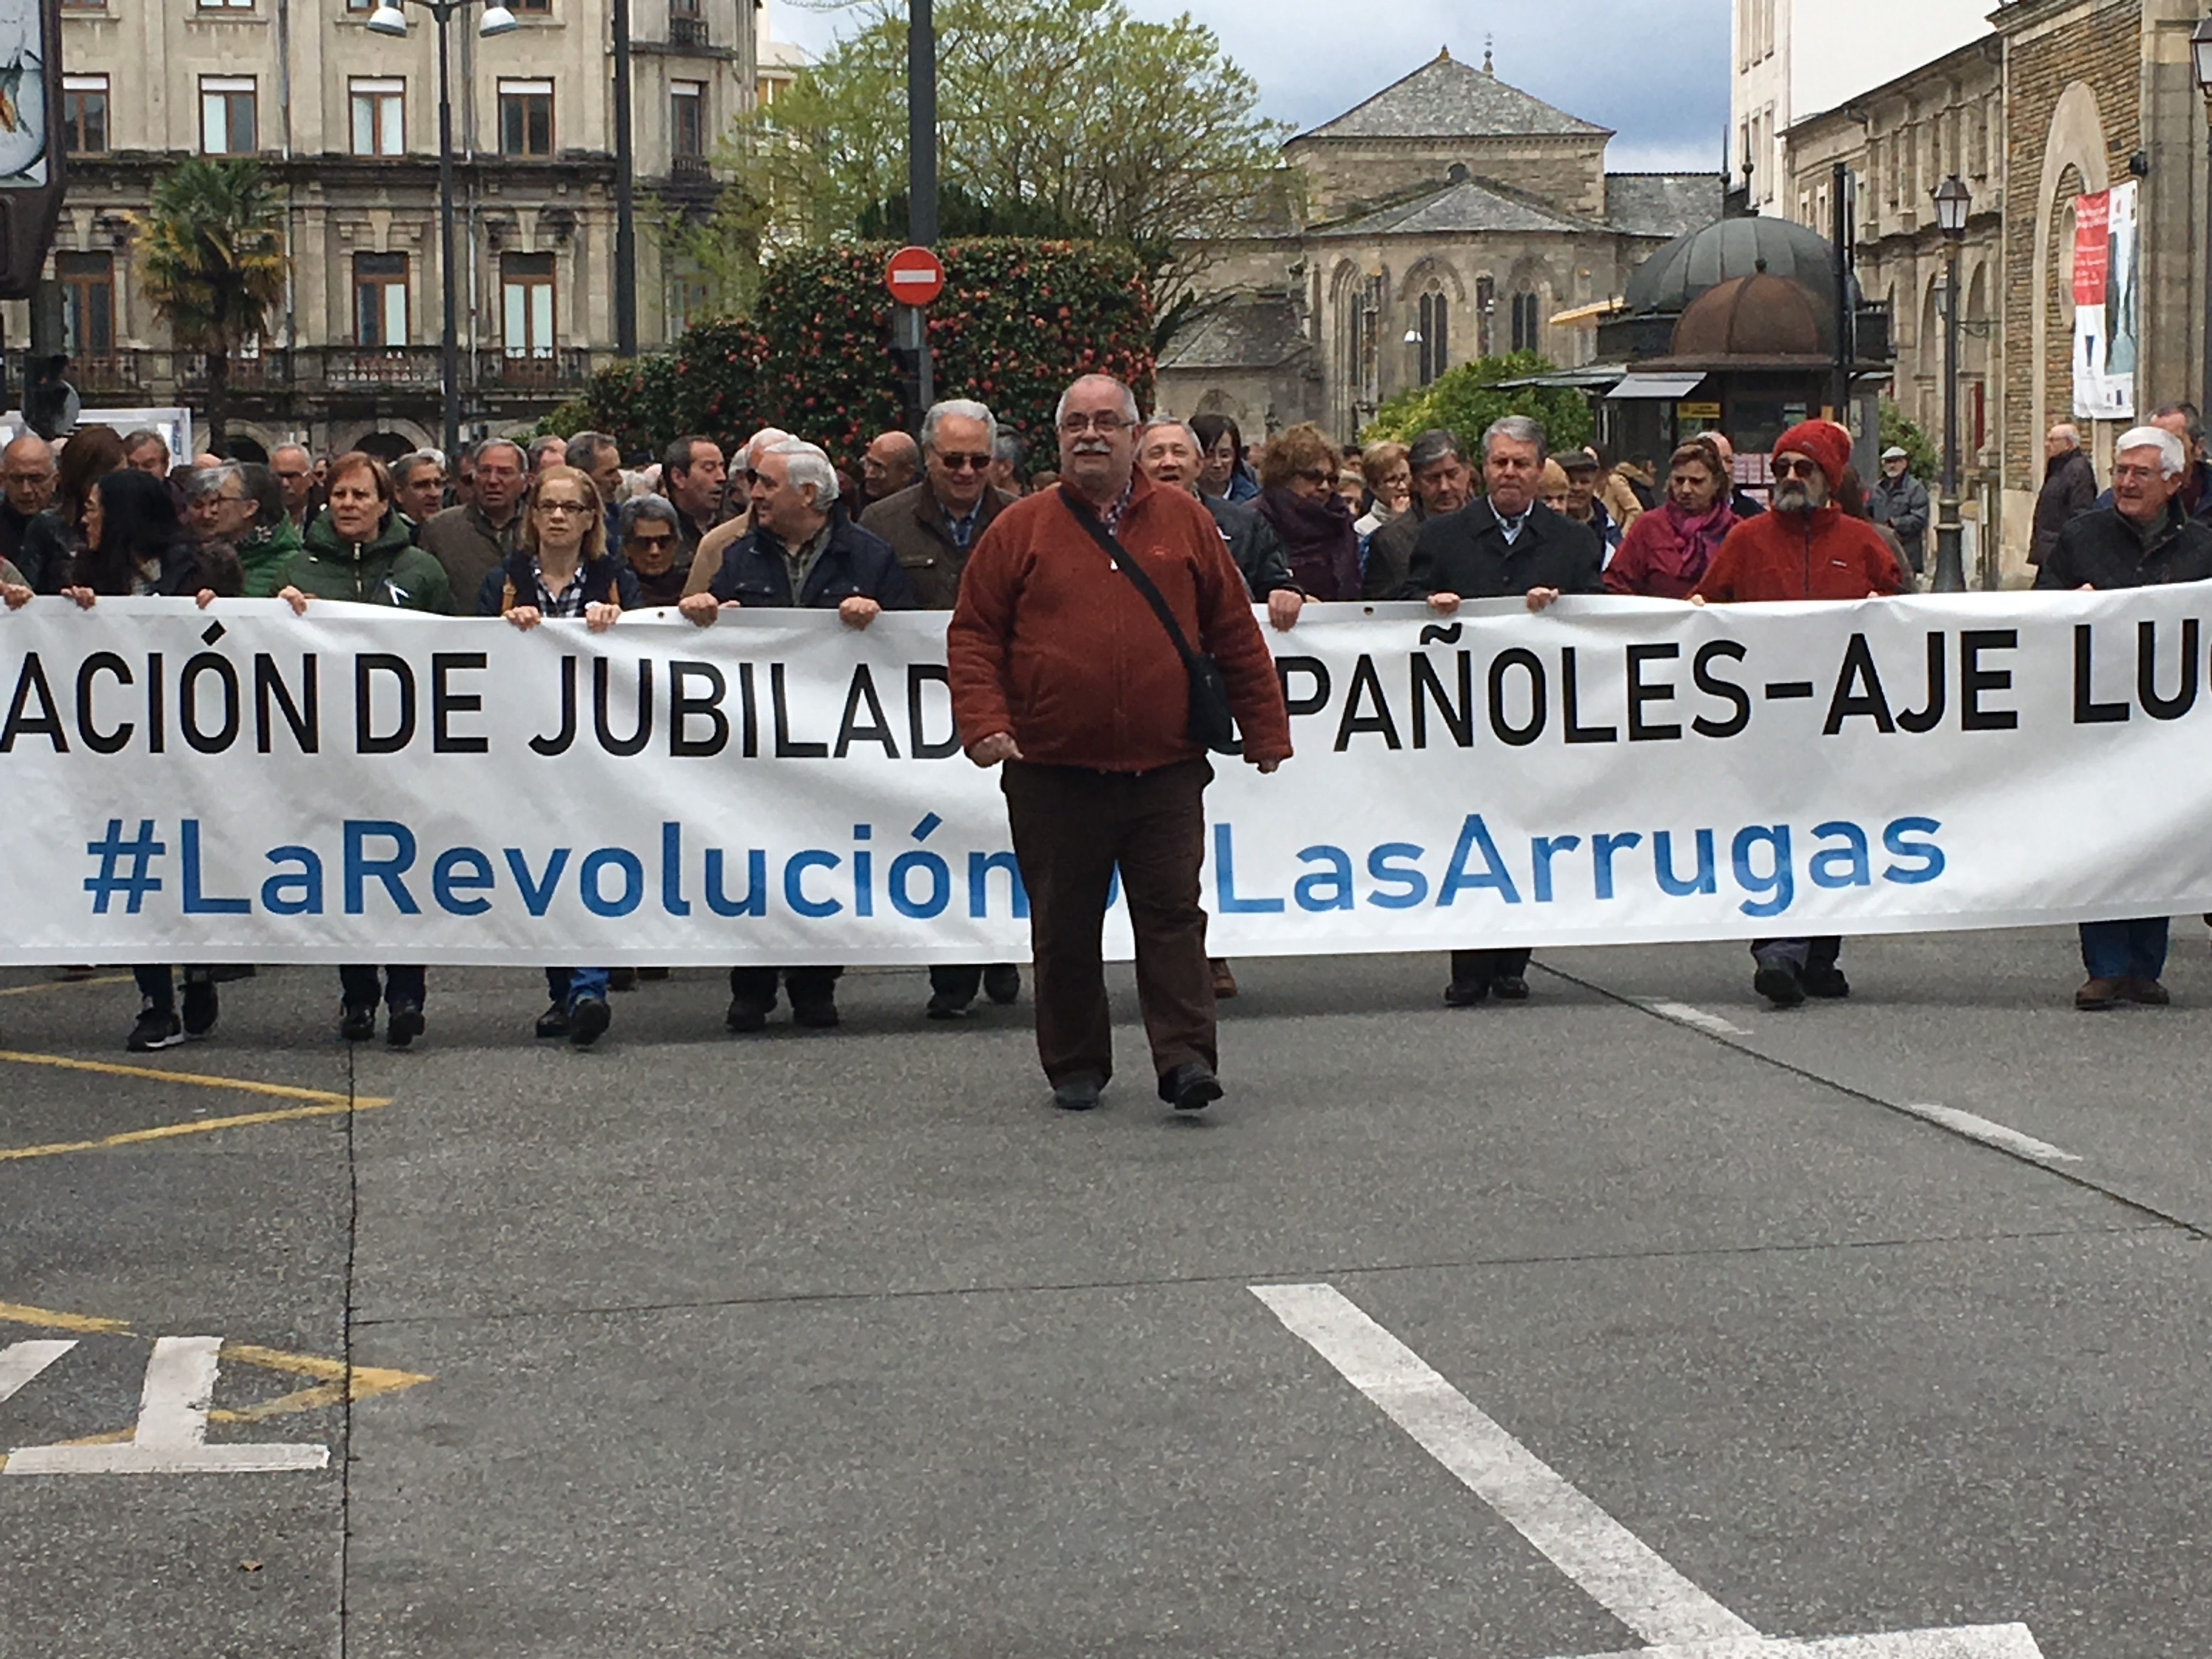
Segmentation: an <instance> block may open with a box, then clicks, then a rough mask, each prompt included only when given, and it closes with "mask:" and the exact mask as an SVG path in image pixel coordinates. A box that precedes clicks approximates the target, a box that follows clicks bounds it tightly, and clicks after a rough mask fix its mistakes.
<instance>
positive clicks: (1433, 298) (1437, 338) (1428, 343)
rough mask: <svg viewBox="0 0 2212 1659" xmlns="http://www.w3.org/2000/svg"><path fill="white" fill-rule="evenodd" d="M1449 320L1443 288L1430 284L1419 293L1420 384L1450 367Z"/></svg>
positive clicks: (1426, 383)
mask: <svg viewBox="0 0 2212 1659" xmlns="http://www.w3.org/2000/svg"><path fill="white" fill-rule="evenodd" d="M1450 326H1451V325H1450V321H1449V315H1448V313H1447V312H1446V310H1445V307H1444V296H1443V289H1441V288H1440V287H1437V286H1436V285H1433V284H1432V285H1431V287H1430V289H1429V291H1428V292H1427V293H1426V294H1424V295H1421V328H1420V334H1421V364H1420V367H1421V384H1422V385H1423V386H1426V385H1428V383H1429V382H1430V381H1431V380H1435V379H1436V378H1437V375H1439V374H1443V372H1444V370H1445V369H1447V368H1450V367H1451V337H1450Z"/></svg>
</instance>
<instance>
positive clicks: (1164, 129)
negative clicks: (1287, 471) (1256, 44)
mask: <svg viewBox="0 0 2212 1659" xmlns="http://www.w3.org/2000/svg"><path fill="white" fill-rule="evenodd" d="M863 20H864V21H863V22H862V25H861V27H860V28H859V29H857V30H856V31H855V32H854V33H851V34H849V35H848V36H847V37H845V38H844V39H843V40H840V41H839V42H838V43H837V44H836V46H834V47H832V48H831V49H830V51H829V53H828V54H827V55H826V56H825V57H824V58H823V60H822V61H821V62H820V63H819V64H815V65H814V66H812V67H811V69H809V70H805V72H804V73H802V74H801V75H800V76H799V78H798V80H797V81H796V82H794V83H793V86H792V87H791V88H790V89H789V90H787V92H785V93H784V94H782V95H781V97H779V98H777V99H776V100H775V102H774V103H772V104H769V105H767V106H763V108H762V109H761V110H760V111H759V112H757V114H755V115H754V116H753V117H752V118H750V126H749V128H748V129H747V138H748V142H749V143H750V151H751V155H750V165H751V167H752V169H753V170H754V174H755V176H757V178H759V179H763V181H764V191H765V194H766V196H767V197H768V201H769V213H770V226H771V230H770V234H771V237H772V238H775V237H779V236H780V237H782V238H784V239H786V240H801V241H808V242H815V243H821V242H825V241H828V240H831V239H833V238H835V237H837V236H841V235H846V234H851V233H852V232H853V231H854V230H855V229H859V228H865V229H866V230H868V231H872V232H874V233H877V234H884V233H888V234H890V235H892V236H896V237H900V238H903V235H904V231H905V220H904V215H903V213H902V212H901V213H898V214H896V216H893V215H892V214H891V213H890V212H888V211H887V210H886V204H888V203H890V201H891V200H892V198H894V197H896V195H897V193H898V192H899V191H900V190H901V189H902V187H903V186H904V185H905V182H906V43H907V23H906V9H905V8H904V7H903V6H902V5H899V4H897V3H896V0H870V5H869V8H868V9H867V10H866V12H864V14H863ZM936 24H937V32H938V40H937V48H938V94H937V95H938V124H939V169H940V173H941V177H942V184H943V198H944V199H943V201H942V202H941V204H940V206H941V207H942V208H945V209H946V210H948V211H949V210H950V209H951V204H954V203H955V202H956V201H957V200H959V199H960V198H959V197H955V195H954V192H955V191H958V192H960V197H964V198H965V204H966V205H969V206H973V207H975V208H977V209H981V210H987V212H988V213H990V214H992V215H994V216H996V217H995V219H994V222H989V223H982V222H977V223H975V225H974V229H975V232H976V233H978V234H1007V233H1009V232H1012V233H1015V234H1031V235H1035V234H1073V233H1078V232H1079V233H1081V234H1087V235H1090V236H1092V237H1096V238H1098V239H1100V240H1105V241H1109V242H1112V243H1115V244H1117V245H1119V246H1122V247H1125V248H1127V249H1130V250H1132V251H1133V252H1135V253H1136V254H1137V255H1138V257H1139V258H1140V259H1141V260H1142V261H1143V262H1144V264H1145V268H1146V273H1147V275H1148V276H1149V277H1150V280H1151V287H1152V302H1153V304H1154V306H1155V307H1156V308H1157V311H1158V314H1159V315H1161V316H1170V315H1172V316H1177V317H1181V316H1185V315H1188V305H1187V304H1186V303H1185V301H1184V296H1185V295H1186V294H1188V292H1189V291H1190V289H1191V287H1192V283H1193V279H1194V277H1195V276H1197V275H1198V270H1197V268H1196V267H1195V265H1194V264H1192V263H1191V256H1190V254H1189V253H1188V252H1185V251H1179V249H1178V246H1177V243H1178V239H1183V238H1188V237H1190V236H1192V235H1194V234H1205V233H1206V232H1208V231H1211V230H1214V229H1217V228H1219V227H1220V226H1222V225H1223V224H1224V223H1225V222H1231V221H1233V220H1236V219H1237V218H1239V217H1241V216H1243V213H1244V212H1245V211H1246V210H1248V209H1249V206H1250V204H1252V203H1253V202H1254V201H1255V200H1256V199H1258V198H1259V197H1261V196H1262V195H1263V194H1264V193H1265V192H1267V191H1269V190H1271V189H1279V188H1280V179H1279V173H1280V170H1281V169H1280V158H1279V155H1278V153H1277V148H1278V146H1279V143H1280V142H1281V141H1282V139H1283V138H1284V137H1286V136H1287V135H1288V133H1289V131H1290V130H1289V129H1288V128H1287V127H1285V126H1283V125H1280V124H1279V123H1276V122H1272V121H1268V120H1266V119H1263V118H1261V116H1260V115H1259V114H1258V113H1257V111H1258V107H1259V88H1258V85H1257V84H1256V83H1255V82H1254V81H1253V79H1252V78H1251V76H1249V75H1247V74H1246V73H1245V72H1244V71H1243V70H1241V69H1239V68H1237V65H1236V64H1234V63H1233V62H1232V61H1231V60H1230V59H1229V58H1227V57H1225V55H1224V54H1223V53H1222V52H1221V49H1220V43H1219V41H1218V40H1217V39H1216V37H1215V36H1214V34H1213V33H1212V30H1210V29H1207V28H1205V27H1201V26H1200V25H1199V24H1197V23H1195V22H1194V21H1192V20H1191V19H1190V17H1189V16H1188V14H1186V15H1182V16H1180V17H1177V18H1176V20H1175V21H1172V22H1168V23H1152V22H1145V21H1139V20H1138V19H1136V18H1134V17H1133V16H1131V15H1130V14H1129V12H1128V9H1127V7H1126V5H1125V4H1124V3H1123V0H945V3H943V4H941V5H940V6H939V8H938V9H937V11H936ZM949 224H950V221H949V220H948V226H949Z"/></svg>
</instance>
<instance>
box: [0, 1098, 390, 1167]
mask: <svg viewBox="0 0 2212 1659" xmlns="http://www.w3.org/2000/svg"><path fill="white" fill-rule="evenodd" d="M390 1104H392V1103H391V1101H390V1100H388V1099H382V1098H380V1097H376V1096H374V1095H370V1096H364V1097H362V1098H361V1099H359V1100H356V1101H350V1102H349V1101H343V1100H341V1101H334V1102H332V1103H330V1104H327V1105H322V1106H293V1107H289V1108H287V1109H284V1110H283V1111H281V1112H242V1113H240V1115H237V1116H236V1117H204V1118H196V1119H194V1120H193V1121H191V1122H190V1123H163V1124H158V1125H156V1126H155V1127H153V1128H151V1129H127V1130H125V1131H124V1132H123V1133H121V1134H112V1135H103V1136H102V1137H100V1139H98V1140H57V1141H54V1142H52V1144H50V1145H48V1146H8V1147H0V1164H15V1163H19V1162H21V1160H22V1159H24V1158H59V1157H61V1156H62V1155H63V1154H64V1152H103V1151H105V1150H106V1149H107V1148H109V1147H112V1146H137V1145H138V1144H139V1143H140V1142H142V1141H149V1140H173V1139H176V1138H177V1137H178V1136H179V1135H204V1134H210V1133H213V1132H214V1131H216V1130H217V1129H246V1128H251V1127H252V1126H253V1125H255V1124H257V1123H291V1122H295V1121H298V1120H300V1119H301V1118H309V1117H343V1116H344V1115H346V1114H347V1113H348V1112H368V1111H374V1109H376V1108H378V1107H379V1106H389V1105H390Z"/></svg>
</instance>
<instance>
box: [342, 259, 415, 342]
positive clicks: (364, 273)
mask: <svg viewBox="0 0 2212 1659" xmlns="http://www.w3.org/2000/svg"><path fill="white" fill-rule="evenodd" d="M353 331H354V339H355V341H356V343H359V344H362V345H365V346H402V345H405V344H406V343H407V256H406V255H405V254H404V253H356V254H355V255H354V256H353Z"/></svg>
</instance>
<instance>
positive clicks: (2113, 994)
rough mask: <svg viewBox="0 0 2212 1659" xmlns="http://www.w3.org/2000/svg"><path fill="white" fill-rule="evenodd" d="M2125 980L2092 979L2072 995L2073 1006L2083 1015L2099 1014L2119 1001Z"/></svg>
mask: <svg viewBox="0 0 2212 1659" xmlns="http://www.w3.org/2000/svg"><path fill="white" fill-rule="evenodd" d="M2126 983H2127V981H2125V980H2118V979H2093V980H2091V981H2088V982H2087V984H2085V985H2084V986H2082V987H2081V989H2080V990H2078V991H2076V992H2075V994H2074V1006H2075V1007H2076V1008H2079V1009H2080V1010H2081V1012H2083V1013H2087V1014H2094V1013H2101V1012H2104V1011H2105V1010H2106V1009H2107V1008H2109V1007H2111V1006H2112V1004H2113V1003H2114V1002H2116V1001H2118V1000H2119V995H2120V987H2122V986H2124V985H2125V984H2126Z"/></svg>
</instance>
